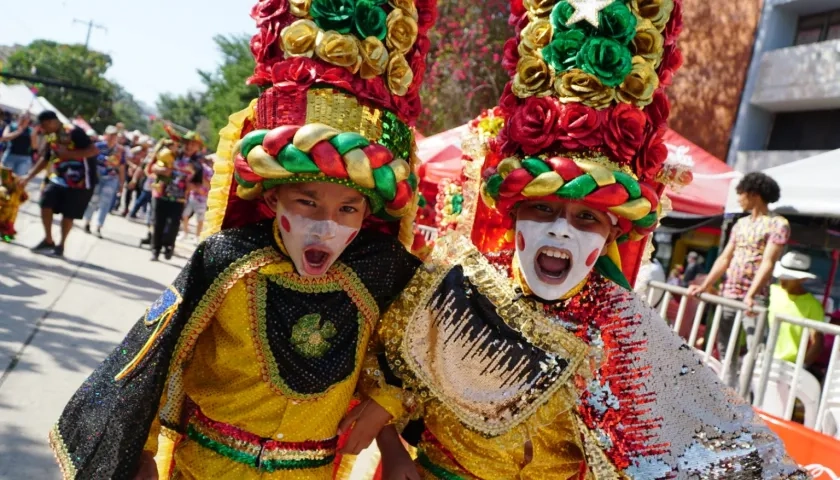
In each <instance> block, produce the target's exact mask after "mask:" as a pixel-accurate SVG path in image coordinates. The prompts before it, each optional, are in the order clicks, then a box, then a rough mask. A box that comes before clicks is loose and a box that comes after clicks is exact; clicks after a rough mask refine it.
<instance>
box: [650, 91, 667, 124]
mask: <svg viewBox="0 0 840 480" xmlns="http://www.w3.org/2000/svg"><path fill="white" fill-rule="evenodd" d="M645 115H647V117H648V121H649V122H650V126H651V128H653V129H654V130H658V129H659V127H663V126H665V124H666V123H667V122H668V117H669V116H670V115H671V102H670V101H669V100H668V96H667V95H665V89H664V88H660V89H659V90H657V91H656V93H654V94H653V101H652V102H651V104H650V105H648V106H647V107H645Z"/></svg>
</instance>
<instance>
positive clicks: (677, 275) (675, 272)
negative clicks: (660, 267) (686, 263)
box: [668, 265, 685, 286]
mask: <svg viewBox="0 0 840 480" xmlns="http://www.w3.org/2000/svg"><path fill="white" fill-rule="evenodd" d="M684 271H685V267H683V266H682V265H677V266H676V267H674V268H672V269H671V273H669V274H668V285H674V286H680V285H682V283H683V281H682V279H683V272H684Z"/></svg>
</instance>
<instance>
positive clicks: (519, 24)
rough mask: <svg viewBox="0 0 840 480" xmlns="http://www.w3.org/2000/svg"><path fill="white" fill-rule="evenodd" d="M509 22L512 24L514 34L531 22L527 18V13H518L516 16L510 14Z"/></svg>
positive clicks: (517, 33) (518, 33) (520, 31)
mask: <svg viewBox="0 0 840 480" xmlns="http://www.w3.org/2000/svg"><path fill="white" fill-rule="evenodd" d="M510 20H511V21H510V24H511V25H512V26H513V30H514V32H515V33H516V36H517V37H519V35H520V34H521V33H522V30H524V29H525V27H527V26H528V24H529V23H531V19H530V18H528V15H527V14H523V15H520V16H519V17H518V18H517V17H514V16H512V15H511V19H510Z"/></svg>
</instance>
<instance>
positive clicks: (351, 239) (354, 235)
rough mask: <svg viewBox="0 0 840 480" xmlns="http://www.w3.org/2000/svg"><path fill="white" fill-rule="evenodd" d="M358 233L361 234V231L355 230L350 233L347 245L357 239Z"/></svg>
mask: <svg viewBox="0 0 840 480" xmlns="http://www.w3.org/2000/svg"><path fill="white" fill-rule="evenodd" d="M358 234H359V232H353V233H352V234H351V235H350V238H348V239H347V243H345V245H350V242H352V241H353V240H355V239H356V235H358Z"/></svg>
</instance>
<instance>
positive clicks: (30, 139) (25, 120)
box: [0, 114, 38, 177]
mask: <svg viewBox="0 0 840 480" xmlns="http://www.w3.org/2000/svg"><path fill="white" fill-rule="evenodd" d="M29 123H30V119H29V115H27V114H23V115H21V116H20V118H19V119H18V121H17V122H12V123H11V124H9V125H8V126H6V128H4V129H3V135H2V136H0V143H5V144H6V148H5V150H4V151H3V160H2V162H0V163H2V165H3V166H4V167H6V168H8V169H9V170H11V171H12V173H14V174H15V175H17V176H18V177H23V176H25V175H26V174H27V173H29V170H30V169H31V168H32V154H33V152H35V150H37V149H38V139H37V137H36V136H35V135H33V132H32V128H30V126H29Z"/></svg>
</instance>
